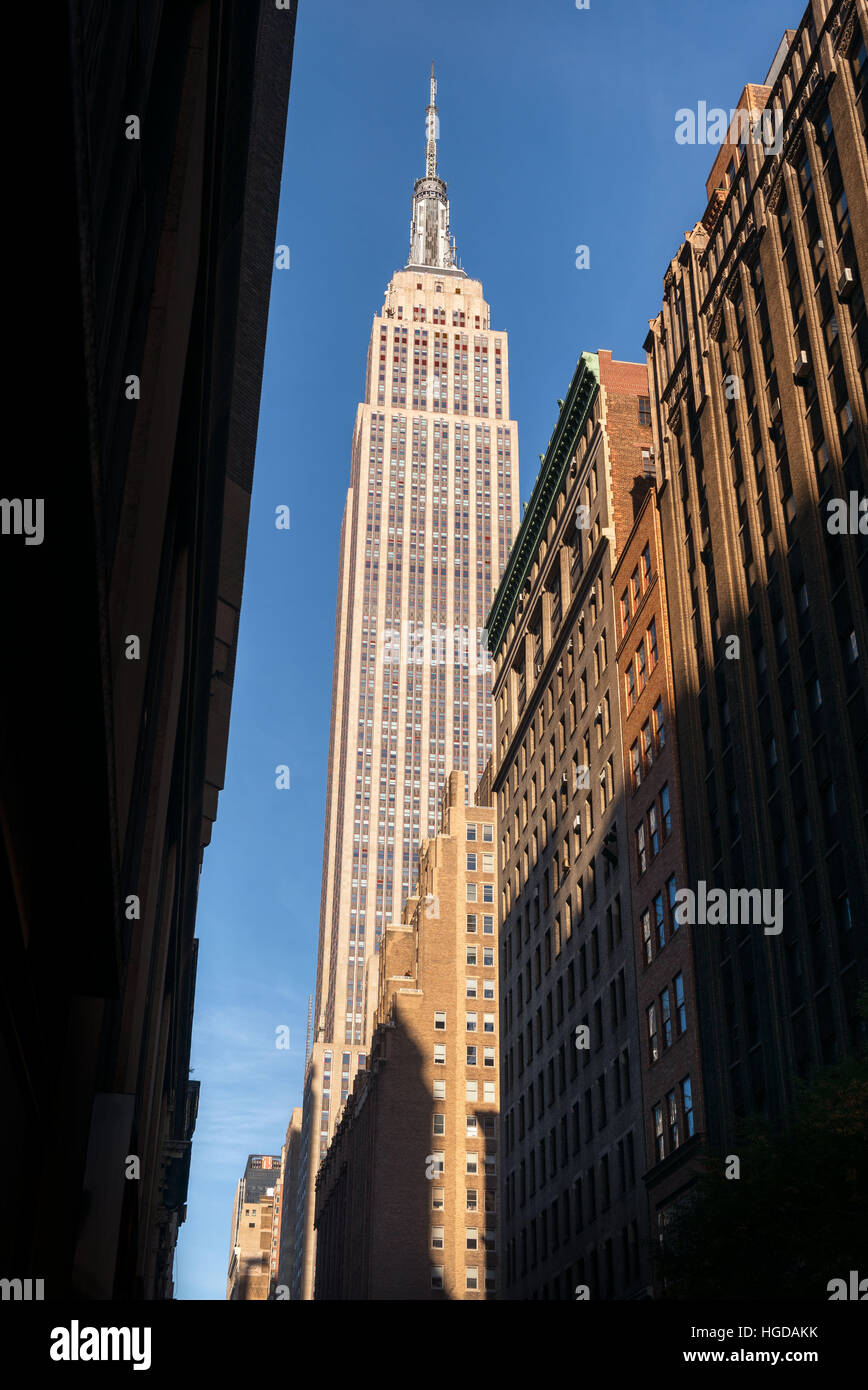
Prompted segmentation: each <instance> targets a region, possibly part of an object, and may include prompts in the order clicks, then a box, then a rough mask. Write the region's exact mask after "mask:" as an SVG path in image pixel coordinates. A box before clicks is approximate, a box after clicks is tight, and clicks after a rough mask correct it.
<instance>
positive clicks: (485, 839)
mask: <svg viewBox="0 0 868 1390" xmlns="http://www.w3.org/2000/svg"><path fill="white" fill-rule="evenodd" d="M482 843H483V844H485V845H493V844H494V826H493V825H490V824H487V823H486V824H485V825H483V827H482Z"/></svg>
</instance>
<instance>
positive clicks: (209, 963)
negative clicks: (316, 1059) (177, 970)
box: [175, 0, 803, 1299]
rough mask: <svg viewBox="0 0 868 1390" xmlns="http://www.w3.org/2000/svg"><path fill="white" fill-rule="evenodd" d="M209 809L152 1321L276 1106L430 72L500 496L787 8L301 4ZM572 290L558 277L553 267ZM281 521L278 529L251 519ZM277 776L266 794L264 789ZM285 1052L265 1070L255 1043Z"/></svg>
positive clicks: (310, 930)
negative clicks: (184, 1084)
mask: <svg viewBox="0 0 868 1390" xmlns="http://www.w3.org/2000/svg"><path fill="white" fill-rule="evenodd" d="M299 9H300V14H299V20H298V30H297V35H296V46H295V61H294V64H293V72H292V88H291V93H290V102H289V118H288V123H287V137H286V152H285V159H284V167H283V180H282V187H281V201H280V213H279V217H278V234H277V241H278V243H279V244H285V245H287V246H288V247H289V248H290V268H289V269H288V270H276V271H275V272H274V276H273V283H272V294H271V308H270V315H269V325H268V342H267V348H266V358H265V372H264V377H263V387H262V404H261V413H260V421H259V438H258V444H257V454H256V468H255V474H254V485H253V503H252V510H251V519H250V534H249V540H248V549H247V569H246V576H245V585H244V602H243V608H242V614H241V629H240V638H239V650H238V661H237V668H236V674H235V691H234V698H233V706H232V724H231V729H230V736H229V756H228V764H227V772H226V786H225V789H224V791H223V793H222V794H221V797H220V810H219V816H218V820H217V823H216V826H215V828H214V835H213V839H212V843H211V845H210V847H209V848H208V849H207V850H206V852H205V863H204V868H203V872H202V879H201V885H200V893H199V912H198V922H197V934H198V936H199V942H200V945H199V974H198V985H197V994H196V1013H195V1019H194V1028H193V1056H192V1066H193V1068H194V1071H193V1075H194V1076H195V1077H197V1078H198V1079H199V1080H200V1081H201V1083H202V1089H201V1097H200V1106H199V1119H198V1125H197V1128H196V1133H195V1136H194V1141H193V1159H192V1170H191V1178H190V1189H189V1195H188V1216H187V1222H186V1224H185V1226H183V1227H182V1230H181V1235H180V1239H179V1243H178V1252H177V1259H176V1266H175V1279H176V1296H177V1297H178V1298H182V1299H191V1298H192V1299H212V1298H216V1299H221V1298H223V1297H224V1296H225V1287H226V1270H227V1264H228V1256H229V1238H230V1229H229V1227H230V1217H231V1207H232V1198H233V1193H234V1188H235V1184H236V1182H237V1180H238V1178H239V1177H240V1175H241V1173H242V1172H243V1169H244V1165H245V1162H246V1159H247V1155H248V1154H249V1153H258V1152H267V1153H279V1151H280V1145H281V1142H282V1139H283V1136H284V1133H285V1130H286V1124H287V1120H288V1117H289V1111H290V1109H291V1107H292V1106H293V1105H297V1104H299V1103H300V1100H301V1090H302V1067H303V1062H304V1040H305V1026H306V1017H307V999H308V994H309V993H311V992H312V990H313V988H314V982H315V973H316V943H317V928H318V919H319V902H320V875H321V868H322V829H323V812H324V803H325V782H326V768H327V760H328V739H329V712H330V703H331V678H332V656H333V643H334V622H335V590H336V582H337V561H338V537H339V531H340V522H341V514H342V511H343V505H344V497H345V491H346V485H347V480H348V476H349V449H350V440H351V436H352V428H353V421H354V417H355V411H356V406H357V403H358V401H359V399H360V395H361V391H362V387H363V378H364V369H365V359H366V353H367V345H368V338H369V335H370V330H371V319H372V316H373V315H374V313H376V312H377V310H378V309H379V307H380V306H381V304H382V298H383V291H384V290H385V287H386V285H387V283H388V281H389V278H390V277H391V275H392V273H393V271H395V270H396V269H399V268H400V267H402V266H403V265H404V263H405V262H406V259H407V253H408V240H409V225H410V195H411V193H412V189H413V181H414V179H416V178H418V177H420V176H421V174H422V173H423V172H424V153H425V150H424V117H425V106H426V103H427V90H428V87H427V79H428V71H429V69H430V65H431V62H432V60H433V61H434V63H435V64H436V69H437V77H438V85H439V108H440V173H441V175H442V176H443V178H445V179H446V181H447V183H448V187H449V198H450V204H451V220H452V231H453V232H454V234H455V237H456V240H457V246H458V252H459V254H460V256H461V259H462V262H463V265H464V268H465V270H467V272H468V273H469V274H470V275H473V276H475V277H477V278H479V279H481V280H482V282H483V286H484V289H485V292H486V297H487V299H488V302H489V304H490V305H491V322H492V326H493V327H494V328H496V329H498V330H501V331H506V332H507V333H508V335H509V343H510V390H511V407H512V416H513V418H514V419H517V421H518V426H519V441H520V459H521V495H522V498H523V499H526V498H527V497H528V495H529V494H530V490H531V487H532V486H533V482H534V479H535V478H536V473H537V469H538V455H539V453H540V452H542V451H543V450H544V449H545V447H546V444H547V442H548V439H549V436H550V434H551V432H552V429H553V427H554V424H555V420H556V417H557V406H556V399H557V397H558V396H563V395H565V393H566V387H567V385H568V383H569V381H570V378H571V376H572V373H573V369H574V367H575V364H576V359H577V358H578V356H579V354H580V353H581V352H582V351H583V350H585V351H592V352H593V351H596V350H597V349H599V348H609V349H611V350H612V352H613V353H614V355H615V357H616V358H623V359H627V360H632V361H641V360H644V355H643V351H642V343H643V340H644V338H645V334H646V332H647V327H648V320H649V319H650V318H652V317H654V316H655V315H656V313H657V311H658V308H659V304H660V298H661V293H662V278H663V273H664V271H665V269H666V266H667V264H668V262H669V260H670V258H671V257H672V256H673V255H674V253H675V252H676V251H677V249H678V246H679V243H680V241H681V238H682V235H683V233H684V231H685V229H686V228H688V227H690V226H692V225H693V224H694V222H696V221H697V220H698V219H699V218H700V217H701V215H702V213H703V211H704V208H705V196H704V183H705V178H706V176H707V174H708V172H709V170H710V167H711V164H712V161H713V157H714V154H715V150H714V148H712V147H709V146H693V147H691V146H685V145H677V144H676V143H675V139H674V131H675V112H676V110H677V109H678V108H680V107H691V108H694V109H695V107H696V105H697V103H698V102H699V101H700V100H703V101H706V102H707V103H708V105H709V106H720V107H726V108H729V107H731V106H733V105H734V104H735V102H736V100H737V98H738V96H739V94H740V92H741V89H742V87H743V86H744V85H745V83H746V82H762V80H763V78H764V77H765V75H766V73H767V71H768V69H769V66H770V65H771V62H772V59H773V57H774V54H775V51H776V48H777V45H778V42H779V40H780V38H781V35H782V33H783V31H784V28H785V27H786V26H787V25H789V26H791V27H795V26H796V25H797V24H798V21H799V19H800V18H801V14H802V9H803V5H802V4H801V0H792V2H790V0H764V3H762V4H757V3H756V0H729V3H728V4H727V5H726V7H725V8H721V7H719V6H718V7H714V6H709V5H706V4H697V3H696V0H667V3H666V4H655V5H652V4H648V3H647V0H646V2H644V3H643V0H591V3H590V9H588V10H577V9H576V7H575V3H574V0H536V2H535V3H533V4H529V3H528V2H527V0H438V4H437V5H436V6H434V5H432V4H431V3H430V0H366V3H365V4H363V5H360V4H358V0H301V4H300V7H299ZM579 244H583V245H587V246H588V247H589V248H590V268H589V269H587V270H577V269H576V267H575V261H576V254H575V248H576V246H577V245H579ZM280 504H285V505H287V506H289V508H290V515H291V525H290V529H289V531H288V532H286V531H277V530H276V529H275V527H274V510H275V507H277V506H278V505H280ZM278 764H287V765H288V766H289V768H290V782H291V785H290V789H289V790H288V791H278V790H276V788H275V785H274V782H275V778H274V769H275V767H276V766H277V765H278ZM281 1025H286V1026H288V1027H289V1029H290V1043H291V1047H290V1050H289V1051H279V1050H278V1049H277V1048H276V1047H275V1030H276V1029H277V1028H278V1027H280V1026H281Z"/></svg>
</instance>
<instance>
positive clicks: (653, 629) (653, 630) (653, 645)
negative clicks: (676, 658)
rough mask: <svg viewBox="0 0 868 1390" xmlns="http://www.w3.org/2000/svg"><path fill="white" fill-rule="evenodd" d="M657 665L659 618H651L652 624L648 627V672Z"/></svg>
mask: <svg viewBox="0 0 868 1390" xmlns="http://www.w3.org/2000/svg"><path fill="white" fill-rule="evenodd" d="M656 665H657V619H656V618H652V619H651V626H650V627H649V628H648V674H649V675H650V674H651V672H652V671H653V670H654V667H655V666H656Z"/></svg>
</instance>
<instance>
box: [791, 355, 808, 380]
mask: <svg viewBox="0 0 868 1390" xmlns="http://www.w3.org/2000/svg"><path fill="white" fill-rule="evenodd" d="M810 375H811V360H810V358H809V357H808V354H807V352H806V351H805V349H804V348H802V350H801V352H799V353H797V354H796V360H795V362H794V363H793V376H794V377H795V379H796V381H806V380H807V379H808V377H809V376H810Z"/></svg>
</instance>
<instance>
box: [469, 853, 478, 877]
mask: <svg viewBox="0 0 868 1390" xmlns="http://www.w3.org/2000/svg"><path fill="white" fill-rule="evenodd" d="M467 872H468V873H469V874H475V873H476V855H475V854H468V856H467Z"/></svg>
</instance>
